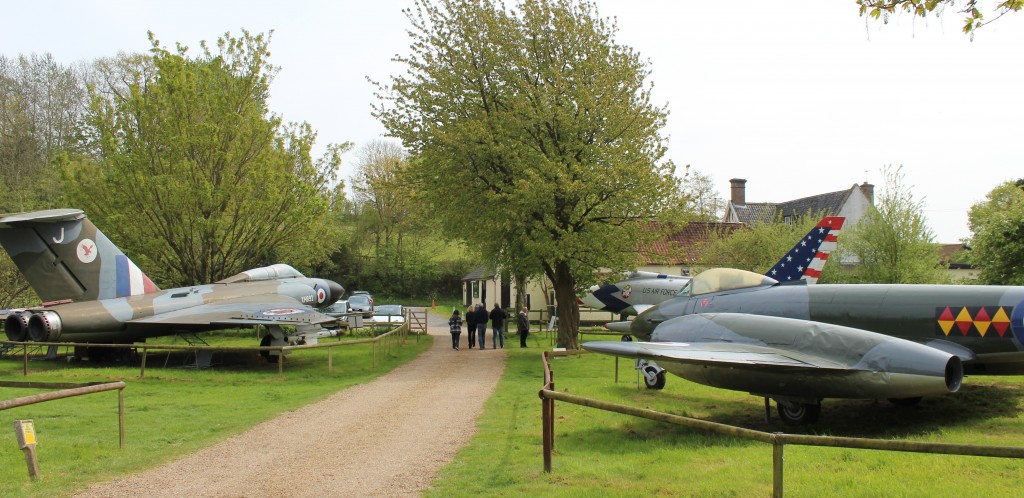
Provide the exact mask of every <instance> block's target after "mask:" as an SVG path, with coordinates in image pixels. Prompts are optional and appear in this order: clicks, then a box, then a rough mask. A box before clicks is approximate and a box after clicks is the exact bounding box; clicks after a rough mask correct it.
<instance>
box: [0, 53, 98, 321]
mask: <svg viewBox="0 0 1024 498" xmlns="http://www.w3.org/2000/svg"><path fill="white" fill-rule="evenodd" d="M86 104H87V98H86V91H85V84H84V83H83V79H82V78H81V75H80V74H79V71H78V70H77V69H75V68H73V67H70V66H65V65H63V64H60V63H58V62H57V61H55V60H54V59H53V56H51V55H50V54H45V55H36V54H32V55H28V56H26V55H19V56H17V57H12V58H8V57H6V56H2V55H0V212H4V213H9V212H16V211H30V210H33V209H43V208H49V207H54V206H53V204H54V202H56V199H57V198H58V197H59V195H60V189H59V188H58V182H57V175H56V174H54V173H55V172H54V162H55V159H56V158H58V157H60V156H62V155H65V154H77V153H80V152H81V151H80V149H79V146H80V143H81V135H82V131H83V130H82V128H81V118H82V115H83V112H84V109H85V106H86ZM0 280H2V281H3V282H5V285H4V286H3V288H2V289H0V308H10V307H23V306H30V305H35V304H38V300H37V298H36V296H35V293H34V292H33V291H32V290H31V287H29V285H28V282H27V281H26V280H25V279H24V278H23V277H22V275H21V273H20V272H19V271H18V269H17V267H16V266H15V265H14V262H13V261H12V260H11V259H10V258H8V257H7V256H6V255H4V256H0Z"/></svg>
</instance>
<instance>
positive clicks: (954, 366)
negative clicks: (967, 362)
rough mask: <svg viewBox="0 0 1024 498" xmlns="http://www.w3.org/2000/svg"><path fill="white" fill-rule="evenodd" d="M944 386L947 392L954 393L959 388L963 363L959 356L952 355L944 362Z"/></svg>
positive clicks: (962, 374)
mask: <svg viewBox="0 0 1024 498" xmlns="http://www.w3.org/2000/svg"><path fill="white" fill-rule="evenodd" d="M945 377H946V387H947V388H948V389H949V392H951V393H955V392H957V391H959V390H960V385H961V384H963V382H964V364H963V363H962V362H961V361H960V358H958V357H956V356H954V357H952V358H950V359H949V361H948V362H946V375H945Z"/></svg>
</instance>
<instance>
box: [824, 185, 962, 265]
mask: <svg viewBox="0 0 1024 498" xmlns="http://www.w3.org/2000/svg"><path fill="white" fill-rule="evenodd" d="M902 169H903V167H902V166H900V167H897V168H895V169H893V168H892V167H889V166H886V167H885V168H883V170H882V176H883V177H884V178H885V185H884V186H883V187H882V189H881V192H880V193H879V195H878V196H877V200H876V201H875V206H874V207H875V209H872V210H869V211H868V212H867V213H866V214H865V215H864V217H862V218H861V219H860V221H859V222H858V223H857V224H856V225H855V226H853V227H852V228H851V229H849V230H846V231H845V233H844V234H843V236H842V239H843V241H842V246H841V249H842V251H843V252H844V253H849V254H852V255H854V256H856V257H857V259H858V260H859V261H860V264H859V265H858V267H857V270H856V274H855V279H856V280H857V281H860V282H865V283H881V284H929V283H947V282H948V281H949V275H948V273H947V272H946V268H945V267H944V266H943V265H942V263H941V262H940V260H939V245H938V244H936V243H935V235H934V233H933V232H932V230H931V228H929V227H928V221H927V220H926V219H925V216H924V207H923V203H924V201H923V200H922V199H915V198H914V194H913V193H912V192H911V190H912V188H913V187H912V186H907V185H905V184H904V177H903V172H902Z"/></svg>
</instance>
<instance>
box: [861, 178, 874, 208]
mask: <svg viewBox="0 0 1024 498" xmlns="http://www.w3.org/2000/svg"><path fill="white" fill-rule="evenodd" d="M860 191H861V193H862V194H864V197H867V198H868V202H870V203H871V205H872V206H874V205H875V186H874V185H872V184H870V183H868V182H864V183H863V184H861V186H860Z"/></svg>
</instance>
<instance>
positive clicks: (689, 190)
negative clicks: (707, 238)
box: [683, 164, 726, 221]
mask: <svg viewBox="0 0 1024 498" xmlns="http://www.w3.org/2000/svg"><path fill="white" fill-rule="evenodd" d="M683 196H684V198H685V199H686V206H685V208H684V210H685V211H686V212H687V213H688V216H687V217H688V218H689V219H690V220H691V221H718V220H720V219H721V218H722V212H723V211H725V205H726V204H725V200H724V199H722V198H721V197H720V196H719V195H718V190H716V189H715V182H714V180H713V179H712V178H711V175H706V174H704V173H701V172H700V171H698V170H697V168H691V167H690V165H689V164H687V165H686V169H685V172H684V173H683Z"/></svg>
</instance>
